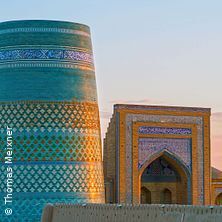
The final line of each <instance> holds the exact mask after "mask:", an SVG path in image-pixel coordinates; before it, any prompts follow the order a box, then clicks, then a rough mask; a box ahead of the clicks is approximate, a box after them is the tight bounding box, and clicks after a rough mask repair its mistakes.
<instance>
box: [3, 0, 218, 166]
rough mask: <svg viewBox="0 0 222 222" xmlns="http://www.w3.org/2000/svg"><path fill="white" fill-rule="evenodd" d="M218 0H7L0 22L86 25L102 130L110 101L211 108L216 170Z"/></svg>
mask: <svg viewBox="0 0 222 222" xmlns="http://www.w3.org/2000/svg"><path fill="white" fill-rule="evenodd" d="M221 10H222V1H221V0H211V1H209V0H207V1H206V0H195V1H193V0H186V1H178V0H168V1H166V0H137V1H136V0H112V1H107V0H93V1H92V0H63V1H61V0H38V1H37V0H32V1H30V0H13V1H12V0H8V1H4V0H2V1H1V5H0V21H7V20H18V19H52V20H65V21H71V22H78V23H83V24H87V25H89V26H90V28H91V35H92V42H93V51H94V59H95V66H96V78H97V89H98V100H99V106H100V112H101V126H102V135H103V136H104V134H105V132H106V128H107V125H108V122H109V118H110V116H111V115H112V112H113V104H115V103H130V104H147V105H177V106H195V107H207V108H212V118H211V157H212V166H215V167H217V168H219V169H220V170H222V99H221V95H222V62H221V56H222V41H221V39H222V28H221V24H222V13H221Z"/></svg>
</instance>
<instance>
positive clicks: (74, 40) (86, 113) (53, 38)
mask: <svg viewBox="0 0 222 222" xmlns="http://www.w3.org/2000/svg"><path fill="white" fill-rule="evenodd" d="M0 130H1V133H0V147H1V153H0V159H1V162H0V169H1V171H0V172H1V174H0V196H1V204H0V208H1V209H3V210H1V212H0V219H1V220H2V221H6V220H7V219H9V220H10V221H16V222H20V221H21V222H24V221H38V220H40V217H41V213H42V208H43V207H44V205H45V204H46V203H55V202H60V203H61V202H64V203H103V202H104V185H103V171H102V157H101V138H100V121H99V110H98V103H97V93H96V81H95V72H94V65H93V54H92V44H91V38H90V30H89V27H88V26H86V25H82V24H78V23H71V22H60V21H43V20H30V21H29V20H27V21H10V22H3V23H0ZM7 140H8V142H7ZM9 140H11V141H12V142H10V144H11V146H10V144H9ZM9 151H10V152H9ZM9 154H11V157H8V156H10V155H9ZM6 160H9V162H8V161H6ZM10 161H11V162H10ZM9 168H11V172H8V171H10V170H9ZM9 174H10V175H9ZM10 193H11V194H10ZM7 195H8V199H7ZM4 198H6V199H7V200H9V202H7V203H6V204H5V203H4V200H5V199H4ZM10 201H12V202H10ZM5 209H11V210H12V214H11V215H6V214H7V212H5Z"/></svg>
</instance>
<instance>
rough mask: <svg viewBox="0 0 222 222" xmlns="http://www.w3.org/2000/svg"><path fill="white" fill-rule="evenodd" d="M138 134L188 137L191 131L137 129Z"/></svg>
mask: <svg viewBox="0 0 222 222" xmlns="http://www.w3.org/2000/svg"><path fill="white" fill-rule="evenodd" d="M139 133H141V134H171V135H190V134H192V130H191V129H187V128H169V127H149V126H141V127H139Z"/></svg>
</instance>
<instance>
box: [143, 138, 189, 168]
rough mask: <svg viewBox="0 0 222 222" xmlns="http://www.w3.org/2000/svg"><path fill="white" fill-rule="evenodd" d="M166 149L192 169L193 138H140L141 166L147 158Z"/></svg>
mask: <svg viewBox="0 0 222 222" xmlns="http://www.w3.org/2000/svg"><path fill="white" fill-rule="evenodd" d="M164 150H167V151H169V152H170V153H172V154H173V155H174V156H176V157H177V158H178V159H179V160H180V161H181V162H182V163H184V164H185V165H186V166H187V167H188V168H189V169H191V140H190V139H171V138H139V168H141V167H142V166H143V164H144V162H145V161H146V160H147V159H149V158H151V157H152V156H153V155H155V154H157V153H159V152H161V151H164Z"/></svg>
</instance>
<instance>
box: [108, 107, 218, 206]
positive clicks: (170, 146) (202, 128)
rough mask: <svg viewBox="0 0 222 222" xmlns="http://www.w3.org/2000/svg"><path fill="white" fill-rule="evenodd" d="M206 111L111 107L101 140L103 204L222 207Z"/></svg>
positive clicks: (186, 108) (207, 110)
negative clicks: (212, 160)
mask: <svg viewBox="0 0 222 222" xmlns="http://www.w3.org/2000/svg"><path fill="white" fill-rule="evenodd" d="M210 115H211V111H210V109H208V108H191V107H172V106H146V105H121V104H119V105H115V106H114V111H113V115H112V118H111V120H110V123H109V127H108V130H107V133H106V136H105V139H104V175H105V193H106V202H107V203H133V204H138V203H147V204H151V203H152V204H160V203H163V204H192V205H211V204H212V205H214V204H217V205H219V204H222V172H221V171H219V170H217V169H215V168H211V161H210V159H211V156H210Z"/></svg>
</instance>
